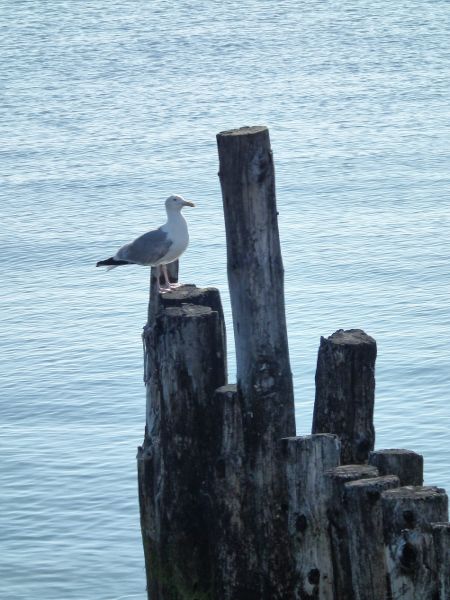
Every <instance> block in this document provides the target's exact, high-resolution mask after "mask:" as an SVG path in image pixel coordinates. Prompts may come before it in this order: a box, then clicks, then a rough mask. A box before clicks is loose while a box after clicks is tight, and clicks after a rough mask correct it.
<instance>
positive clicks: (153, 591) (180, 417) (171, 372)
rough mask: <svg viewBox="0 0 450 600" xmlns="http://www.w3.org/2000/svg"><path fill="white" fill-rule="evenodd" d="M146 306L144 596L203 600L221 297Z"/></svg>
mask: <svg viewBox="0 0 450 600" xmlns="http://www.w3.org/2000/svg"><path fill="white" fill-rule="evenodd" d="M152 300H154V301H155V307H156V309H155V310H151V311H150V314H151V319H152V320H151V321H149V323H147V326H146V327H145V329H144V344H145V365H146V368H145V373H146V385H147V390H148V397H147V399H148V406H147V424H146V434H145V439H144V444H143V446H142V447H141V448H139V450H138V479H139V500H140V510H141V529H142V536H143V544H144V554H145V562H146V571H147V582H148V591H149V598H151V600H184V599H187V598H189V599H191V598H192V599H193V598H196V597H197V598H199V599H202V600H203V599H204V598H212V596H211V594H212V585H213V583H212V581H213V564H212V559H211V550H212V540H211V536H210V534H209V531H210V525H211V507H210V495H209V487H208V485H209V484H208V482H209V481H210V473H211V470H212V469H213V467H214V463H215V461H216V459H217V457H216V456H215V454H214V453H215V451H216V447H217V444H216V441H215V440H216V437H217V431H218V430H219V431H220V430H221V427H222V424H221V422H220V420H218V419H219V413H218V411H216V410H215V406H214V404H213V398H214V392H215V390H216V388H218V387H219V386H222V385H224V384H225V383H226V356H225V337H224V333H225V329H224V323H223V317H222V312H221V308H219V306H220V298H219V296H218V292H217V290H214V289H211V288H208V289H204V290H197V288H195V286H186V287H183V288H180V289H179V290H177V291H173V292H171V293H169V294H165V295H159V294H158V295H157V297H156V299H155V298H152ZM213 307H215V308H217V310H214V308H213Z"/></svg>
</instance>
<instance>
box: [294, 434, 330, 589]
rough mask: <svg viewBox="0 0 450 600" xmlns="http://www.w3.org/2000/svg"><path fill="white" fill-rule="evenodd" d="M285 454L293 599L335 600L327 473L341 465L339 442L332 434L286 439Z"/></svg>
mask: <svg viewBox="0 0 450 600" xmlns="http://www.w3.org/2000/svg"><path fill="white" fill-rule="evenodd" d="M282 451H283V457H284V460H285V469H286V479H287V492H288V533H289V537H290V540H291V549H292V552H293V555H294V561H295V576H294V587H293V590H292V598H299V599H308V598H316V599H317V600H334V594H333V566H332V558H331V547H330V539H329V535H328V517H327V505H326V490H325V485H326V479H325V475H324V473H325V471H326V470H329V469H331V468H333V467H336V466H338V465H339V455H340V443H339V440H338V439H337V437H336V436H334V435H330V434H318V435H309V436H304V437H291V438H284V439H283V440H282Z"/></svg>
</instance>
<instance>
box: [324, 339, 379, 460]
mask: <svg viewBox="0 0 450 600" xmlns="http://www.w3.org/2000/svg"><path fill="white" fill-rule="evenodd" d="M376 356H377V346H376V342H375V340H374V339H373V338H371V337H370V336H368V335H367V334H366V333H364V331H362V330H360V329H349V330H348V331H344V330H343V329H340V330H339V331H336V332H335V333H333V335H331V336H330V337H328V338H323V337H322V338H321V339H320V347H319V355H318V358H317V371H316V399H315V404H314V415H313V425H312V433H334V434H336V435H338V436H339V439H340V440H341V463H342V464H353V463H365V462H367V458H368V456H369V452H370V450H373V447H374V442H375V429H374V425H373V408H374V401H375V359H376Z"/></svg>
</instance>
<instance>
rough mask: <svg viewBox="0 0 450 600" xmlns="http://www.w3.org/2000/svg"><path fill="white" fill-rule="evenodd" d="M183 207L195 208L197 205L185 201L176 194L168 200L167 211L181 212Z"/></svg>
mask: <svg viewBox="0 0 450 600" xmlns="http://www.w3.org/2000/svg"><path fill="white" fill-rule="evenodd" d="M183 206H195V204H194V203H193V202H189V200H185V199H184V198H183V196H178V195H176V194H174V195H173V196H169V197H168V198H167V200H166V210H170V211H172V210H177V211H180V210H181V209H182V208H183Z"/></svg>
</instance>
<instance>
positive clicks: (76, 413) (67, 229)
mask: <svg viewBox="0 0 450 600" xmlns="http://www.w3.org/2000/svg"><path fill="white" fill-rule="evenodd" d="M0 23H1V31H0V33H1V36H0V48H1V57H2V60H1V65H2V67H1V76H0V77H1V89H2V104H3V110H2V111H1V113H0V124H1V126H2V130H3V135H2V140H3V141H2V147H1V149H0V152H1V158H2V162H1V183H0V190H1V196H2V199H1V204H0V212H1V224H2V227H1V230H0V240H1V252H2V261H1V272H2V279H3V283H2V291H3V294H2V298H1V316H2V328H1V346H0V349H1V356H2V361H1V363H2V367H1V368H2V404H1V409H0V410H1V415H0V416H1V440H0V442H1V446H2V448H1V450H2V452H1V454H2V461H1V466H0V497H1V506H2V510H1V513H0V531H1V532H2V534H1V541H0V557H1V558H0V597H1V598H2V599H3V598H4V599H5V600H25V599H27V600H28V599H29V598H39V599H40V600H66V599H76V600H119V599H120V600H124V599H133V600H138V599H139V600H143V599H144V598H145V577H144V568H143V555H142V549H141V544H140V532H139V522H138V506H137V491H136V481H135V479H136V478H135V450H136V446H137V445H138V444H139V443H140V442H141V440H142V436H143V426H144V389H143V385H142V348H141V341H140V332H141V326H142V325H143V322H144V320H145V315H146V302H147V286H148V281H147V278H148V274H147V272H146V270H145V269H141V268H129V269H125V268H124V269H117V270H115V271H113V272H111V273H108V274H105V273H100V272H99V270H96V269H95V268H94V267H93V265H94V264H95V261H96V260H97V259H99V258H104V257H105V256H109V254H110V251H111V250H113V249H116V248H117V247H118V246H119V245H121V244H122V243H123V242H125V241H128V240H129V239H131V238H132V237H134V236H135V235H137V234H139V233H142V232H143V231H145V230H146V229H149V228H151V227H153V226H154V225H159V224H160V222H161V221H162V219H163V218H164V216H163V200H164V199H165V198H166V197H167V196H168V195H169V194H170V193H174V192H176V193H181V194H183V195H184V196H186V197H187V198H191V199H193V200H194V201H195V202H196V203H197V204H198V208H197V209H195V211H191V212H190V213H189V214H188V218H189V223H190V229H191V246H190V248H189V250H188V252H187V253H186V255H185V257H184V259H183V262H182V267H181V269H182V271H181V273H182V279H183V280H184V281H189V282H194V283H196V284H197V285H215V286H217V287H219V288H220V290H221V292H222V295H223V300H224V304H225V310H226V315H227V319H228V329H229V332H230V333H231V329H232V327H231V320H230V309H229V300H228V295H227V283H226V264H225V246H224V231H223V217H222V209H221V197H220V189H219V183H218V178H217V153H216V146H215V134H216V133H217V132H218V131H221V130H223V129H228V128H231V127H237V126H241V125H246V124H267V125H268V126H269V127H270V131H271V138H272V146H273V150H274V155H275V164H276V171H277V189H278V203H279V210H280V233H281V237H282V247H283V256H284V263H285V269H286V301H287V317H288V325H289V336H290V349H291V359H292V369H293V372H294V377H295V389H296V399H297V405H296V410H297V422H298V431H299V433H308V432H309V429H310V423H311V412H312V401H313V395H314V388H313V381H314V370H315V360H316V353H317V348H318V343H319V337H320V335H329V334H331V333H332V332H333V331H335V330H336V329H339V328H341V327H342V328H350V327H360V328H363V329H365V330H366V331H367V333H369V334H371V335H372V336H374V337H375V338H376V339H377V342H378V348H379V359H378V362H377V405H376V427H377V447H378V448H382V447H406V448H411V449H414V450H416V451H418V452H421V453H423V454H424V456H425V461H426V481H427V483H430V484H431V483H433V484H439V485H443V486H445V487H447V489H450V478H449V475H448V462H449V457H450V439H449V438H450V434H449V427H450V416H449V414H450V411H449V396H450V391H449V389H450V369H449V366H450V346H449V342H448V340H449V338H450V307H449V296H450V277H449V276H448V264H449V254H450V248H449V243H448V239H449V232H450V216H449V215H450V212H449V209H450V194H449V190H450V185H449V174H448V165H449V161H450V149H449V148H450V146H449V143H448V139H449V123H450V109H449V92H448V90H449V61H448V56H449V50H450V48H449V46H450V42H449V40H450V4H449V2H447V1H425V2H420V3H419V2H414V1H412V0H404V1H399V2H395V3H392V2H388V1H375V2H369V1H364V0H363V1H358V2H356V1H354V2H347V1H344V2H337V1H336V2H332V1H325V2H323V1H321V2H319V1H317V0H311V1H310V2H293V1H284V2H278V3H274V2H269V1H267V0H266V1H265V0H262V1H261V0H260V1H256V0H252V1H244V2H233V1H232V2H226V3H225V2H219V1H215V0H208V1H197V2H189V1H187V0H180V1H179V2H177V3H170V2H163V1H155V2H143V1H141V0H132V1H130V2H119V1H118V0H109V1H106V0H86V1H81V0H72V1H70V2H69V1H68V0H67V1H52V2H44V1H38V0H34V1H19V0H6V1H5V0H4V1H0ZM229 346H230V348H231V349H232V347H233V343H232V340H231V338H230V343H229ZM233 360H234V355H233V354H232V352H231V354H230V371H231V376H232V377H233V374H234V371H235V369H234V364H233Z"/></svg>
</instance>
